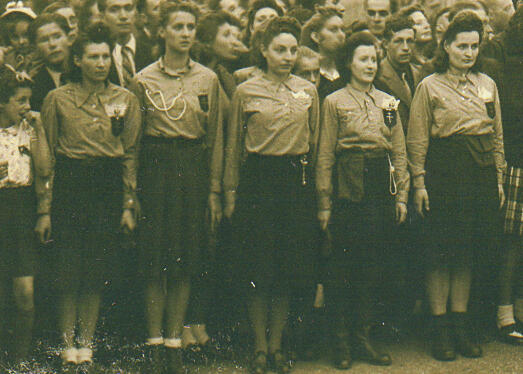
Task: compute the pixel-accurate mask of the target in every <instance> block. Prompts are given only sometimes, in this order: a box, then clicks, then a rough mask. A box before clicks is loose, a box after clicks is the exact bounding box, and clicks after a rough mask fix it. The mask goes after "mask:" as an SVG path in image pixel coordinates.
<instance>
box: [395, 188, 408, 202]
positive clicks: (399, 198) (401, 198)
mask: <svg viewBox="0 0 523 374" xmlns="http://www.w3.org/2000/svg"><path fill="white" fill-rule="evenodd" d="M408 201H409V193H408V192H407V191H398V194H397V195H396V202H397V203H404V204H405V205H406V204H407V202H408Z"/></svg>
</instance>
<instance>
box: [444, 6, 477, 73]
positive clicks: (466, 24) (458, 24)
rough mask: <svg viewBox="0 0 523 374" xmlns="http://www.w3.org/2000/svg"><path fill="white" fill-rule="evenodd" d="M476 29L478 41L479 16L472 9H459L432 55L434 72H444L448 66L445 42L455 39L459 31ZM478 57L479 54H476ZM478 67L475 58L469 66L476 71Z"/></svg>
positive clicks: (448, 42) (448, 43)
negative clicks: (434, 53) (472, 64)
mask: <svg viewBox="0 0 523 374" xmlns="http://www.w3.org/2000/svg"><path fill="white" fill-rule="evenodd" d="M471 31H476V32H477V33H478V34H479V43H480V44H481V41H482V40H483V23H482V22H481V20H480V19H479V17H478V16H477V15H476V14H475V13H474V12H472V11H467V10H464V11H461V12H460V13H458V14H457V15H456V16H455V17H454V19H453V20H452V21H451V22H450V24H449V27H448V28H447V31H445V33H444V34H443V38H442V39H441V43H439V45H438V48H437V49H436V55H435V57H434V70H435V71H436V73H445V72H446V71H447V70H448V69H449V66H450V62H449V55H448V53H447V51H445V44H447V45H450V43H452V42H453V41H455V40H456V37H457V35H458V34H459V33H462V32H471ZM478 57H479V56H478ZM479 69H480V59H479V58H476V62H475V63H474V66H472V67H471V68H470V70H471V71H474V72H477V71H479Z"/></svg>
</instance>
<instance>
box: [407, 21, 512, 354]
mask: <svg viewBox="0 0 523 374" xmlns="http://www.w3.org/2000/svg"><path fill="white" fill-rule="evenodd" d="M483 36H484V33H483V24H482V22H481V20H480V19H479V17H478V16H477V15H475V14H474V13H473V12H471V11H462V12H460V13H458V14H457V15H456V16H455V17H454V18H453V19H452V22H451V23H450V25H449V27H448V29H447V30H446V31H445V33H444V34H443V37H442V41H441V43H440V44H439V47H438V48H439V50H438V51H437V55H436V60H435V66H436V73H434V74H432V75H430V76H429V77H427V78H426V79H424V80H423V81H422V82H421V83H420V85H419V86H418V89H417V90H416V94H415V95H414V98H413V100H412V104H411V113H410V120H409V127H408V133H407V134H408V135H407V148H408V153H409V165H410V169H411V174H412V178H413V187H414V189H415V191H414V204H415V207H416V210H417V211H418V213H419V214H420V215H421V216H425V221H426V222H425V226H426V228H427V231H428V238H427V239H428V241H427V243H431V245H429V246H428V247H427V252H426V258H427V261H428V264H427V268H428V269H427V294H428V299H429V300H428V301H429V305H430V312H431V314H432V316H433V319H434V334H433V355H434V358H436V359H437V360H442V361H450V360H454V359H455V358H456V354H455V352H456V351H458V352H459V353H461V354H462V355H463V356H465V357H471V358H476V357H480V356H481V355H482V351H481V348H480V346H479V345H478V344H476V342H474V341H473V339H472V338H471V336H472V335H471V331H470V325H469V322H468V316H467V310H468V301H469V294H470V286H471V281H472V265H473V259H474V257H475V254H476V253H479V251H485V250H494V248H495V244H497V243H493V240H495V239H496V237H497V236H498V235H499V231H500V227H498V226H499V225H498V221H499V208H500V207H501V206H502V205H503V202H504V199H505V196H504V192H503V184H502V182H503V172H504V170H505V166H506V163H505V157H504V152H503V131H502V128H501V113H500V106H499V98H498V90H497V88H496V84H495V83H494V81H493V80H492V79H491V78H489V77H488V76H486V75H484V74H482V73H479V72H478V68H479V67H478V64H477V61H478V53H479V46H480V43H481V40H482V38H483ZM429 202H430V210H429ZM449 298H450V303H449V304H450V311H451V315H450V316H449V314H448V310H447V303H448V300H449ZM449 317H451V319H449Z"/></svg>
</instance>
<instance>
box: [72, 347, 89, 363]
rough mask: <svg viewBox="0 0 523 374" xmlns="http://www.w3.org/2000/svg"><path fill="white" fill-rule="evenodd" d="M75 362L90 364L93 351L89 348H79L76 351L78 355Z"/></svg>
mask: <svg viewBox="0 0 523 374" xmlns="http://www.w3.org/2000/svg"><path fill="white" fill-rule="evenodd" d="M76 357H77V358H76V361H77V362H78V363H79V364H81V363H82V362H92V361H93V350H92V349H91V348H87V347H84V348H80V349H78V354H77V356H76Z"/></svg>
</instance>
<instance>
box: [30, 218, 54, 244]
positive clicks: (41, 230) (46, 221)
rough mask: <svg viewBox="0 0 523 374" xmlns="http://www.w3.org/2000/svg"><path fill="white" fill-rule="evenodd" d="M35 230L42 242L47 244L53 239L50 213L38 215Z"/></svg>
mask: <svg viewBox="0 0 523 374" xmlns="http://www.w3.org/2000/svg"><path fill="white" fill-rule="evenodd" d="M34 231H35V233H36V236H37V237H38V240H40V243H42V244H47V243H48V242H49V240H50V239H51V216H50V215H49V214H41V215H40V216H38V219H37V220H36V226H35V229H34Z"/></svg>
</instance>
